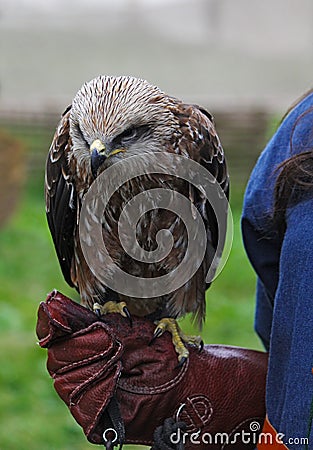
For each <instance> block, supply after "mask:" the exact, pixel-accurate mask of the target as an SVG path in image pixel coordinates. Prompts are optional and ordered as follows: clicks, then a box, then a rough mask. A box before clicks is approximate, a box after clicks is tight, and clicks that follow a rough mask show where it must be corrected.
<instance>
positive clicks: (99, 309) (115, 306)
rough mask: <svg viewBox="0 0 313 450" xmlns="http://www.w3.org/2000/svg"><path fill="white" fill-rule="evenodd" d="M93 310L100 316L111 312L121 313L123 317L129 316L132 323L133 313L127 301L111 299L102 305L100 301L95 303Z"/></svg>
mask: <svg viewBox="0 0 313 450" xmlns="http://www.w3.org/2000/svg"><path fill="white" fill-rule="evenodd" d="M93 310H94V312H95V313H96V314H98V315H99V316H102V315H104V314H110V313H118V314H121V315H122V316H123V317H127V318H128V319H129V321H130V323H131V315H130V312H129V311H128V308H127V305H126V303H125V302H112V301H109V302H105V303H104V304H103V305H100V303H94V304H93Z"/></svg>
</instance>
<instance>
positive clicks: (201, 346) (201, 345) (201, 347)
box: [199, 340, 204, 353]
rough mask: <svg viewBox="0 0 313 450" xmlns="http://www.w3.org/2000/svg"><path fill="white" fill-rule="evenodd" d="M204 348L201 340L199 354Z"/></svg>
mask: <svg viewBox="0 0 313 450" xmlns="http://www.w3.org/2000/svg"><path fill="white" fill-rule="evenodd" d="M203 347H204V342H203V341H202V340H201V342H200V345H199V353H200V352H202V350H203Z"/></svg>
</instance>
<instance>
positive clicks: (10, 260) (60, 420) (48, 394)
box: [0, 179, 260, 450]
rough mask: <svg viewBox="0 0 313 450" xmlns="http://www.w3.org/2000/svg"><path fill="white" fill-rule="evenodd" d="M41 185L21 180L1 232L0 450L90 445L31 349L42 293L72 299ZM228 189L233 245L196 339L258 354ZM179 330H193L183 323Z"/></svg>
mask: <svg viewBox="0 0 313 450" xmlns="http://www.w3.org/2000/svg"><path fill="white" fill-rule="evenodd" d="M41 183H42V180H37V179H35V180H28V182H27V184H26V186H25V189H24V195H23V198H22V199H21V202H20V205H19V208H18V211H17V212H16V213H15V215H14V217H13V218H11V220H10V221H9V223H7V224H6V226H5V227H4V228H3V229H2V230H0V249H1V250H0V252H1V259H0V308H1V309H0V338H1V340H0V346H1V355H2V361H1V365H0V388H1V396H0V423H1V427H0V448H1V449H4V450H11V449H12V450H15V449H16V450H29V449H32V450H72V449H75V450H80V449H81V450H83V449H85V450H87V449H89V448H90V449H91V448H95V447H94V446H93V445H91V444H89V443H88V442H87V441H86V439H85V437H84V434H83V432H82V430H81V429H80V427H79V426H78V425H77V424H76V423H75V421H74V419H73V418H72V417H71V415H70V413H69V412H68V410H67V408H66V406H65V405H64V404H63V402H62V401H61V400H60V399H59V398H58V396H57V394H56V393H55V392H54V389H53V386H52V381H51V379H50V378H49V375H48V373H47V371H46V368H45V360H46V351H45V350H42V349H41V348H40V347H39V346H38V345H36V336H35V324H36V312H37V309H38V305H39V302H40V301H42V300H44V299H45V296H46V293H47V292H49V291H51V290H52V289H53V288H55V287H56V288H58V290H60V291H62V292H63V293H65V294H68V295H71V296H73V295H75V294H74V292H73V291H72V290H71V289H70V288H68V287H67V285H66V284H65V282H64V281H63V279H62V276H61V273H60V270H59V268H58V262H57V259H56V256H55V253H54V249H53V246H52V242H51V238H50V235H49V232H48V229H47V225H46V220H45V215H44V204H43V195H42V188H41V185H42V184H41ZM233 191H234V192H235V193H234V197H233V200H232V201H233V204H234V205H235V207H234V209H233V216H234V225H235V226H234V232H235V234H234V242H233V247H232V251H231V254H230V257H229V260H228V262H227V264H226V267H225V268H224V270H223V271H222V273H221V274H220V275H219V277H218V278H217V279H216V281H215V282H214V285H213V286H212V288H211V289H210V290H209V292H208V302H207V320H206V324H205V327H204V330H203V333H202V336H203V338H204V340H205V342H206V343H224V344H231V345H242V346H247V347H250V348H260V345H259V343H258V340H257V338H256V336H255V335H254V332H253V314H254V312H253V311H254V283H255V280H254V275H253V272H252V269H251V268H250V266H249V263H248V261H247V258H246V256H245V254H244V251H243V247H242V243H241V237H240V209H241V195H242V189H241V190H240V189H238V190H237V191H236V189H233ZM183 327H184V330H185V331H188V332H192V326H191V324H190V322H189V320H188V319H185V320H184V324H183ZM126 448H127V449H128V450H130V449H134V447H132V446H126ZM141 448H142V447H141Z"/></svg>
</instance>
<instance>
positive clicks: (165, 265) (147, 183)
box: [45, 76, 229, 323]
mask: <svg viewBox="0 0 313 450" xmlns="http://www.w3.org/2000/svg"><path fill="white" fill-rule="evenodd" d="M95 139H99V140H101V141H103V142H105V143H106V145H107V146H108V147H109V148H111V149H114V148H116V147H118V146H121V145H123V147H124V148H125V149H126V151H125V153H123V154H119V155H115V156H113V157H109V158H107V160H106V161H105V162H104V163H103V164H102V166H101V167H100V168H99V171H98V174H99V173H100V172H102V171H103V170H105V169H106V167H108V166H109V165H111V164H114V162H115V161H117V160H119V158H127V157H128V156H132V155H136V154H143V153H145V152H170V153H175V154H178V155H182V156H184V157H186V158H188V159H192V160H193V161H196V162H198V163H199V164H201V165H202V166H203V167H205V168H206V169H207V170H208V171H209V172H210V173H211V174H212V175H213V176H214V178H215V179H216V181H217V183H218V184H219V185H220V186H221V188H222V190H223V191H224V192H225V194H226V196H227V195H228V183H229V180H228V172H227V167H226V162H225V157H224V153H223V149H222V147H221V144H220V141H219V138H218V136H217V134H216V131H215V128H214V123H213V118H212V116H211V115H210V114H209V113H208V112H207V111H205V110H204V109H202V108H200V107H198V106H195V105H187V104H184V103H183V102H181V101H180V100H177V99H175V98H172V97H169V96H167V95H166V94H164V93H163V92H162V91H160V90H159V89H158V88H157V87H155V86H152V85H150V84H149V83H147V82H146V81H144V80H140V79H136V78H132V77H106V76H100V77H98V78H96V79H94V80H92V81H91V82H89V83H86V84H84V85H83V87H82V88H81V90H80V91H79V92H78V93H77V95H76V96H75V98H74V100H73V104H72V105H71V106H70V107H68V108H67V110H66V111H65V112H64V114H63V116H62V118H61V121H60V124H59V126H58V128H57V130H56V133H55V136H54V138H53V141H52V144H51V147H50V150H49V154H48V158H47V164H46V181H45V195H46V210H47V218H48V224H49V228H50V231H51V234H52V237H53V240H54V244H55V248H56V252H57V255H58V258H59V261H60V265H61V269H62V272H63V275H64V277H65V279H66V281H67V282H68V283H69V284H70V285H71V286H74V287H76V289H77V290H78V291H79V292H80V296H81V299H82V302H83V303H84V304H86V305H88V306H89V307H92V305H93V303H94V302H105V301H107V300H111V299H112V298H113V299H116V300H117V299H118V295H117V294H116V293H114V292H112V291H110V290H109V289H107V288H106V286H104V285H102V284H101V282H100V281H99V280H98V279H97V278H95V277H94V275H93V273H92V272H91V271H90V269H89V268H88V265H87V264H86V261H85V259H84V257H83V254H82V250H81V248H80V243H79V236H78V221H79V216H80V208H81V203H82V199H83V197H84V195H85V194H86V192H87V191H88V189H89V187H90V185H91V184H92V182H93V180H94V175H95V174H93V172H92V167H91V160H90V150H89V147H90V145H91V144H92V142H93V141H94V140H95ZM160 186H161V187H163V188H164V187H166V188H168V189H173V190H176V191H178V192H180V193H181V194H183V195H184V196H185V197H187V198H188V199H189V200H190V201H191V202H192V203H194V205H195V206H196V207H197V209H198V211H199V212H200V214H201V215H202V217H203V221H204V223H205V227H206V231H207V250H206V255H205V258H204V260H203V261H202V264H201V265H200V267H199V269H198V270H197V272H196V273H195V275H194V276H193V277H192V279H191V280H190V281H189V282H188V283H186V284H185V285H183V286H182V287H181V288H179V289H177V290H176V291H175V292H172V293H171V294H169V295H167V296H162V297H159V298H153V299H151V298H145V299H138V298H136V299H134V298H126V301H127V304H128V307H129V309H130V311H131V312H133V313H135V314H137V315H144V316H149V315H150V316H151V317H153V319H159V318H160V317H164V316H171V317H174V318H177V317H179V316H182V315H184V314H185V313H188V312H192V313H193V314H194V315H195V316H197V319H198V321H199V323H200V322H201V321H202V320H203V318H204V314H205V290H206V288H207V287H208V285H207V284H206V282H205V277H206V273H207V271H208V268H209V267H210V264H211V263H212V259H213V256H214V253H215V250H216V247H217V241H218V237H219V236H218V233H219V231H218V225H217V222H216V217H215V215H214V213H213V211H212V208H211V207H210V205H209V202H208V201H207V199H206V198H205V196H204V195H203V193H202V192H201V190H198V189H196V188H194V187H193V186H191V185H189V184H188V183H187V182H186V181H183V180H179V179H173V177H172V176H166V175H164V174H163V175H157V174H152V175H147V176H143V177H140V178H136V179H132V180H131V181H129V182H127V183H126V184H125V185H124V186H123V187H122V188H121V189H120V190H119V191H118V192H116V193H115V194H114V195H113V197H112V199H111V200H110V203H109V206H108V208H107V209H106V210H105V213H104V218H103V239H104V242H105V243H106V246H107V249H108V251H109V253H110V255H111V257H112V259H113V260H114V262H115V263H116V264H117V265H118V266H119V267H121V268H122V269H123V270H127V271H128V272H129V273H131V274H133V275H136V276H144V277H150V278H153V277H156V276H159V275H162V274H166V273H168V272H170V271H171V270H173V268H175V267H176V266H177V264H178V263H179V262H180V261H181V260H182V258H183V255H184V252H185V250H186V245H187V243H186V240H187V235H186V229H185V226H184V224H183V223H182V221H181V220H179V219H177V217H176V216H175V214H174V213H173V212H171V211H168V210H163V209H162V210H160V209H157V208H156V210H154V211H150V212H149V213H146V214H145V215H144V217H143V218H142V219H141V220H140V221H139V222H138V226H137V239H138V242H139V244H140V245H141V246H142V247H143V248H144V249H145V250H148V251H149V250H153V249H154V248H155V237H156V233H157V231H158V230H159V229H169V230H170V231H171V233H172V235H173V237H174V245H173V249H172V252H171V253H170V255H169V256H168V257H167V258H165V260H162V261H160V262H158V263H155V264H146V263H140V262H136V261H134V260H133V259H132V258H130V257H129V256H128V255H127V254H126V253H125V251H124V249H123V247H122V246H121V244H120V242H119V238H118V232H117V231H118V229H117V222H118V218H119V214H120V212H121V209H122V208H123V207H124V206H125V204H126V202H127V201H128V200H129V199H130V198H131V197H132V196H134V195H136V194H138V193H140V192H142V191H145V190H147V189H152V188H155V187H160ZM225 220H226V218H225ZM222 239H224V236H222ZM123 300H125V297H124V298H123Z"/></svg>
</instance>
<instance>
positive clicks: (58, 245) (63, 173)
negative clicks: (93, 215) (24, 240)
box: [45, 107, 77, 286]
mask: <svg viewBox="0 0 313 450" xmlns="http://www.w3.org/2000/svg"><path fill="white" fill-rule="evenodd" d="M70 108H71V107H68V108H67V109H66V110H65V112H64V113H63V115H62V118H61V121H60V123H59V126H58V128H57V130H56V132H55V135H54V138H53V141H52V144H51V147H50V149H49V153H48V157H47V162H46V174H45V175H46V176H45V199H46V214H47V220H48V225H49V229H50V232H51V235H52V239H53V242H54V246H55V249H56V253H57V256H58V259H59V262H60V266H61V269H62V273H63V276H64V278H65V280H66V281H67V283H68V284H69V285H70V286H74V283H73V281H72V279H71V266H72V261H73V255H74V235H75V229H76V220H77V219H76V218H77V211H76V208H77V206H76V192H75V187H74V185H73V183H72V182H71V179H70V176H69V168H68V162H67V153H68V151H69V149H70V146H71V141H70V135H69V115H70Z"/></svg>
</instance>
